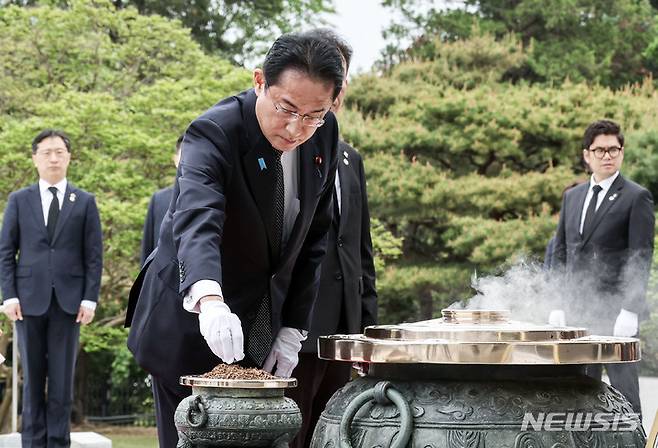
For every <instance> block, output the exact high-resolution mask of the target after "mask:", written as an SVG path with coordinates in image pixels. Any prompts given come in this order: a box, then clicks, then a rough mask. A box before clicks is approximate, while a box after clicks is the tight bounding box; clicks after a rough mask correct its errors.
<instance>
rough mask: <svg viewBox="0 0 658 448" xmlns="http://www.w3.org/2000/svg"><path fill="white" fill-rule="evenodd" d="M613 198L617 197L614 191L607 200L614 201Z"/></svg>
mask: <svg viewBox="0 0 658 448" xmlns="http://www.w3.org/2000/svg"><path fill="white" fill-rule="evenodd" d="M615 199H617V193H615V194H613V195H612V196H610V197H609V198H608V201H614V200H615Z"/></svg>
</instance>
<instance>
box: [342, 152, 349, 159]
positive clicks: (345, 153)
mask: <svg viewBox="0 0 658 448" xmlns="http://www.w3.org/2000/svg"><path fill="white" fill-rule="evenodd" d="M343 155H344V156H345V158H346V159H347V158H348V157H349V154H348V153H347V151H343Z"/></svg>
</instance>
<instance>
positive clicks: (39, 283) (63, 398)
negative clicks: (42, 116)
mask: <svg viewBox="0 0 658 448" xmlns="http://www.w3.org/2000/svg"><path fill="white" fill-rule="evenodd" d="M32 161H33V162H34V166H35V167H36V168H37V172H38V173H39V181H38V182H37V183H36V184H33V185H31V186H29V187H27V188H23V189H22V190H18V191H15V192H13V193H11V194H10V195H9V199H8V202H7V208H6V209H5V213H4V217H3V222H2V234H1V235H0V281H1V282H2V296H3V298H4V308H5V314H6V315H7V316H8V317H9V319H11V320H12V321H15V322H16V332H17V336H18V345H19V350H20V355H21V363H22V366H23V413H22V421H23V427H22V434H21V440H22V444H23V447H24V448H28V447H30V448H34V447H48V448H60V447H61V448H64V447H68V446H69V445H70V417H71V405H72V402H73V372H74V368H75V361H76V355H77V353H78V338H79V335H80V324H83V325H86V324H88V323H90V322H91V321H92V319H93V318H94V313H95V309H96V303H97V301H98V295H99V291H100V284H101V273H102V256H103V246H102V234H101V223H100V218H99V215H98V209H97V208H96V201H95V199H94V196H93V195H91V194H89V193H87V192H86V191H83V190H80V189H78V188H75V187H74V186H73V185H71V184H70V183H69V182H68V181H67V179H66V172H67V169H68V166H69V162H70V161H71V142H70V140H69V138H68V137H67V136H66V134H64V133H63V132H60V131H56V130H52V129H47V130H44V131H43V132H41V133H40V134H39V135H37V136H36V138H35V139H34V141H33V142H32ZM46 381H47V387H46ZM46 389H47V391H48V392H47V394H46Z"/></svg>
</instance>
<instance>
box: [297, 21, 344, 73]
mask: <svg viewBox="0 0 658 448" xmlns="http://www.w3.org/2000/svg"><path fill="white" fill-rule="evenodd" d="M304 36H309V37H314V38H318V39H325V40H327V41H329V42H331V43H332V44H333V45H335V46H336V48H338V51H340V54H341V56H343V60H344V62H345V72H346V73H347V72H348V71H349V69H350V63H351V62H352V54H353V53H354V52H353V51H352V47H351V45H350V44H348V43H347V41H346V40H345V39H343V38H342V37H341V36H340V35H339V34H337V33H336V32H334V30H332V29H329V28H315V29H312V30H309V31H306V32H304Z"/></svg>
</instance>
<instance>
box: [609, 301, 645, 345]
mask: <svg viewBox="0 0 658 448" xmlns="http://www.w3.org/2000/svg"><path fill="white" fill-rule="evenodd" d="M638 328H639V322H638V319H637V314H636V313H633V312H631V311H626V310H625V309H623V308H622V309H621V311H620V312H619V316H617V320H616V321H615V328H614V330H612V335H613V336H622V337H627V338H630V337H632V336H635V335H636V334H637V330H638Z"/></svg>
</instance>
